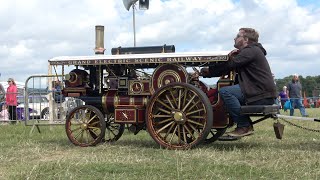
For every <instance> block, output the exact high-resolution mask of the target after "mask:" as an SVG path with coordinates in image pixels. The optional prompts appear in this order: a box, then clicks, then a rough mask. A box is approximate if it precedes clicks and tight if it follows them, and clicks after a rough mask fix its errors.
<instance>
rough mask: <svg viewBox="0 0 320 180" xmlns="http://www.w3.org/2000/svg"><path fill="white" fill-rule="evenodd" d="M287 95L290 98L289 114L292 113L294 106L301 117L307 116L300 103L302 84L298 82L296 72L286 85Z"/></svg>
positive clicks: (291, 114)
mask: <svg viewBox="0 0 320 180" xmlns="http://www.w3.org/2000/svg"><path fill="white" fill-rule="evenodd" d="M287 95H288V98H289V99H290V102H291V106H292V108H291V109H290V116H293V114H294V108H299V110H300V113H301V115H302V116H303V117H308V115H307V114H306V109H305V108H304V105H303V104H302V85H301V83H300V82H299V76H298V74H294V75H293V78H292V81H291V82H290V83H289V84H288V86H287Z"/></svg>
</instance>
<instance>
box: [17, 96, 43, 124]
mask: <svg viewBox="0 0 320 180" xmlns="http://www.w3.org/2000/svg"><path fill="white" fill-rule="evenodd" d="M17 98H18V107H24V97H23V96H17ZM28 98H29V99H28V103H29V104H28V106H29V108H31V109H32V110H33V111H32V112H31V113H30V117H31V118H41V119H43V118H44V117H45V116H46V115H47V114H48V113H49V100H48V99H47V97H46V96H43V95H30V96H29V97H28Z"/></svg>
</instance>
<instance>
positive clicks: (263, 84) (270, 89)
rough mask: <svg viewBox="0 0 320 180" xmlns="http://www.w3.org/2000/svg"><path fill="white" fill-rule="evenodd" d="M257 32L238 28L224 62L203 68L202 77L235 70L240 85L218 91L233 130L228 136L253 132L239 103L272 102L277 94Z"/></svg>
mask: <svg viewBox="0 0 320 180" xmlns="http://www.w3.org/2000/svg"><path fill="white" fill-rule="evenodd" d="M258 39H259V34H258V32H257V31H256V30H254V29H252V28H241V29H239V33H238V34H237V35H236V37H235V38H234V47H235V48H237V49H236V50H233V51H231V52H230V54H229V60H228V61H227V62H225V63H217V64H215V65H214V66H210V67H208V68H202V69H201V71H200V75H201V76H203V77H219V76H222V75H225V74H227V73H228V72H230V71H231V70H235V71H236V72H237V73H238V82H239V84H236V85H232V86H226V87H222V88H220V90H219V94H220V96H221V98H222V100H223V102H224V104H225V106H226V109H227V111H228V112H229V115H230V117H231V119H232V120H233V122H235V123H236V124H237V127H236V128H235V130H234V131H232V132H229V133H228V134H227V135H228V136H232V137H238V138H239V137H243V136H248V135H251V134H253V131H254V130H253V126H252V121H251V119H250V117H249V115H246V114H241V113H240V108H241V106H242V105H272V104H274V102H275V99H276V97H277V93H276V86H275V83H274V80H273V77H272V73H271V70H270V66H269V64H268V61H267V59H266V57H265V55H266V54H267V52H266V50H265V49H264V48H263V47H262V45H261V44H260V43H258Z"/></svg>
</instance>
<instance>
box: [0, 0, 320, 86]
mask: <svg viewBox="0 0 320 180" xmlns="http://www.w3.org/2000/svg"><path fill="white" fill-rule="evenodd" d="M137 7H138V4H137ZM135 18H136V26H135V27H136V28H135V29H136V44H137V46H151V45H152V46H158V45H163V44H167V45H175V47H176V52H199V51H204V52H214V51H231V50H233V49H234V47H233V45H234V40H233V39H234V37H235V36H236V34H237V33H238V30H239V28H241V27H252V28H255V29H256V30H257V31H258V32H259V34H260V38H259V42H260V43H261V44H262V45H263V46H264V47H265V49H266V50H267V53H268V54H267V59H268V61H269V64H270V66H271V70H272V72H273V73H274V75H275V76H276V78H284V77H287V76H290V75H292V74H294V73H297V74H299V75H302V76H303V77H306V76H316V75H320V71H319V69H320V30H319V29H320V1H319V0H281V1H280V0H150V6H149V9H148V10H139V9H137V11H136V16H135ZM0 24H1V26H0V36H1V38H0V73H1V76H0V81H6V80H7V79H8V78H9V77H12V78H14V79H15V80H16V81H20V82H25V81H26V79H27V78H28V77H29V76H32V75H39V74H47V73H48V60H49V59H51V58H53V57H56V56H86V55H94V51H93V49H94V48H95V26H96V25H103V26H104V27H105V32H104V33H105V41H104V42H105V48H106V51H105V54H111V48H113V47H119V46H122V47H132V46H133V25H132V24H133V23H132V8H131V9H130V10H129V11H127V10H126V9H125V7H124V5H123V2H122V0H78V1H70V0H54V1H43V0H27V1H26V0H0Z"/></svg>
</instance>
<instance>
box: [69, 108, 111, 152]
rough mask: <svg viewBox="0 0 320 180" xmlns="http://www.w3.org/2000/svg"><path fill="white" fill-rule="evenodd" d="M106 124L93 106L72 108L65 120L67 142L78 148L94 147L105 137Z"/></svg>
mask: <svg viewBox="0 0 320 180" xmlns="http://www.w3.org/2000/svg"><path fill="white" fill-rule="evenodd" d="M105 130H106V122H105V119H104V116H103V114H102V113H101V112H100V110H99V109H97V108H96V107H94V106H90V105H84V106H78V107H76V108H74V109H73V110H72V111H71V112H70V114H69V115H68V117H67V119H66V133H67V136H68V138H69V140H70V141H71V142H72V143H73V144H75V145H78V146H83V147H86V146H94V145H96V144H98V143H100V142H101V140H102V138H103V137H104V135H105Z"/></svg>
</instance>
